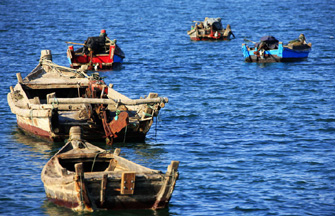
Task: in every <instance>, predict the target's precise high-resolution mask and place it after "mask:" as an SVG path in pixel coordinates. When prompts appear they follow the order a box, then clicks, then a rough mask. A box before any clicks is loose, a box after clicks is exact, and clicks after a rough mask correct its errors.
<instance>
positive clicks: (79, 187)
mask: <svg viewBox="0 0 335 216" xmlns="http://www.w3.org/2000/svg"><path fill="white" fill-rule="evenodd" d="M74 168H75V172H76V176H75V187H76V191H77V198H78V201H79V203H80V208H81V209H82V210H87V211H93V209H92V207H91V202H90V199H89V198H88V193H87V190H86V186H85V176H84V167H83V163H77V164H75V165H74Z"/></svg>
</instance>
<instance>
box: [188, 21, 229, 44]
mask: <svg viewBox="0 0 335 216" xmlns="http://www.w3.org/2000/svg"><path fill="white" fill-rule="evenodd" d="M193 22H194V23H195V24H194V26H191V30H189V31H187V34H188V35H189V36H190V38H191V40H195V41H199V40H229V39H231V36H233V37H234V38H235V35H234V34H233V32H232V31H231V28H230V25H229V24H228V25H227V27H226V29H224V28H223V27H222V23H221V18H208V17H206V18H205V20H204V21H193Z"/></svg>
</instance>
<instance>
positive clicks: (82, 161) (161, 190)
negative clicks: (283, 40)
mask: <svg viewBox="0 0 335 216" xmlns="http://www.w3.org/2000/svg"><path fill="white" fill-rule="evenodd" d="M80 130H81V129H80V127H72V128H71V130H70V140H69V142H68V143H67V144H65V145H64V146H63V148H62V149H60V150H59V151H58V152H57V153H56V154H55V155H54V156H53V157H52V158H51V159H50V160H49V161H48V162H47V163H46V164H45V166H44V168H43V170H42V173H41V179H42V181H43V183H44V188H45V192H46V196H47V197H48V198H49V199H50V200H51V201H52V202H54V203H56V204H58V205H61V206H65V207H68V208H72V209H73V210H78V211H94V210H98V209H161V208H165V207H167V205H168V203H169V201H170V199H171V196H172V192H173V190H174V187H175V184H176V180H177V179H178V176H179V173H178V171H177V170H178V166H179V161H172V162H171V164H170V165H169V166H168V169H167V172H166V173H165V174H164V173H162V172H161V171H158V170H153V169H149V168H146V167H143V166H141V165H138V164H136V163H134V162H131V161H129V160H127V159H125V158H123V157H120V156H119V153H120V150H119V149H115V151H114V153H111V152H109V151H106V150H103V149H101V148H99V147H97V146H94V145H92V144H90V143H88V142H86V141H84V140H82V139H81V135H80V134H81V132H80Z"/></svg>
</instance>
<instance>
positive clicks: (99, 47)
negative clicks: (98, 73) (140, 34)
mask: <svg viewBox="0 0 335 216" xmlns="http://www.w3.org/2000/svg"><path fill="white" fill-rule="evenodd" d="M101 34H104V35H101V36H99V37H89V38H88V39H87V40H86V41H85V43H84V44H80V43H74V42H66V43H68V44H76V45H82V46H83V47H81V48H79V49H77V50H74V47H73V45H70V46H68V49H67V58H68V60H69V62H70V67H71V68H80V67H82V66H85V67H87V68H88V69H89V70H93V69H95V70H102V69H116V68H120V66H121V65H122V63H123V59H124V58H125V54H124V52H123V51H122V50H121V48H120V47H119V46H118V45H117V44H116V40H110V39H109V38H108V37H107V35H106V31H105V30H102V32H101Z"/></svg>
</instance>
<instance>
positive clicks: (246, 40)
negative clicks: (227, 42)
mask: <svg viewBox="0 0 335 216" xmlns="http://www.w3.org/2000/svg"><path fill="white" fill-rule="evenodd" d="M243 40H244V41H245V42H250V43H253V44H255V43H256V42H255V41H252V40H248V39H246V38H244V39H243Z"/></svg>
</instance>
